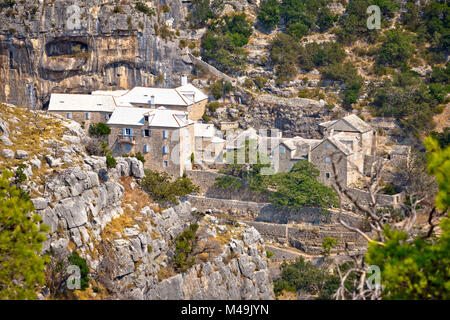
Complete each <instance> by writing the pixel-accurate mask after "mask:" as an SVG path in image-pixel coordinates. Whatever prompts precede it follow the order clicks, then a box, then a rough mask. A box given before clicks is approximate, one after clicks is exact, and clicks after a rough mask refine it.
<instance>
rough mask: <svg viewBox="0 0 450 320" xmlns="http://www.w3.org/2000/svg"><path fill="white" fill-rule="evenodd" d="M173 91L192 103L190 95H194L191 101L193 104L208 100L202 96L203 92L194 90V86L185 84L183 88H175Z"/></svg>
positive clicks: (205, 96)
mask: <svg viewBox="0 0 450 320" xmlns="http://www.w3.org/2000/svg"><path fill="white" fill-rule="evenodd" d="M175 90H177V91H178V92H179V93H180V94H181V95H183V96H184V97H185V98H186V99H188V100H189V101H193V100H192V99H191V97H192V93H194V94H195V95H194V97H195V101H193V102H195V103H197V102H200V101H202V100H205V99H208V96H207V95H206V94H204V93H203V91H201V90H199V89H198V88H196V87H195V86H193V85H192V84H190V83H188V84H185V85H184V86H181V87H178V88H175Z"/></svg>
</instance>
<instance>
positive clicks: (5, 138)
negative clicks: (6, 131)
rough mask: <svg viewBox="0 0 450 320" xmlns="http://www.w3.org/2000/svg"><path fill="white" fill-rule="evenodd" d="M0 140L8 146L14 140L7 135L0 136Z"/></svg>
mask: <svg viewBox="0 0 450 320" xmlns="http://www.w3.org/2000/svg"><path fill="white" fill-rule="evenodd" d="M0 141H1V142H2V143H3V144H4V145H5V146H7V147H10V146H12V145H13V143H12V141H11V140H10V139H9V138H8V136H6V135H3V136H0Z"/></svg>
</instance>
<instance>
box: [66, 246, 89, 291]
mask: <svg viewBox="0 0 450 320" xmlns="http://www.w3.org/2000/svg"><path fill="white" fill-rule="evenodd" d="M68 260H69V262H70V263H71V264H73V265H76V266H78V267H79V268H80V273H81V278H80V284H81V290H82V291H84V290H86V288H87V287H89V277H88V275H89V267H88V265H87V263H86V259H83V258H82V257H80V255H79V254H78V252H76V251H73V252H72V254H71V255H70V256H69V257H68Z"/></svg>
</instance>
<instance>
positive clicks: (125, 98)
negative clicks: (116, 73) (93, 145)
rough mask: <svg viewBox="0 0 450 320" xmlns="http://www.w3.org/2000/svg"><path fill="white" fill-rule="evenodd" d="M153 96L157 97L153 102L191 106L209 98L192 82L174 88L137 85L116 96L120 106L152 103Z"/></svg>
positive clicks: (165, 104) (163, 104)
mask: <svg viewBox="0 0 450 320" xmlns="http://www.w3.org/2000/svg"><path fill="white" fill-rule="evenodd" d="M152 96H153V97H154V99H155V101H154V102H153V103H154V104H155V105H162V106H189V105H191V104H193V103H194V102H199V101H202V100H205V99H208V96H207V95H205V94H204V93H203V92H202V91H201V90H199V89H197V88H196V87H194V86H193V85H192V84H186V85H184V86H181V87H178V88H174V89H169V88H147V87H135V88H133V89H131V90H130V91H128V92H126V93H125V94H122V95H120V96H115V100H116V104H117V105H118V106H121V107H128V106H131V105H132V104H139V103H142V104H150V103H151V97H152Z"/></svg>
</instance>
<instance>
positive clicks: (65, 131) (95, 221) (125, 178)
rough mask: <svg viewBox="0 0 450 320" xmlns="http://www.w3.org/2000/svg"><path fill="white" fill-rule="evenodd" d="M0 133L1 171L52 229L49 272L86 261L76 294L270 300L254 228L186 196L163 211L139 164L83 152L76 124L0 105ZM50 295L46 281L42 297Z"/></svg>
mask: <svg viewBox="0 0 450 320" xmlns="http://www.w3.org/2000/svg"><path fill="white" fill-rule="evenodd" d="M26 119H28V121H25V120H26ZM29 119H33V121H32V122H30V121H29ZM0 133H2V135H1V137H0V151H1V152H0V168H2V170H4V169H6V168H7V169H9V170H11V171H13V172H18V171H19V170H22V172H23V173H24V174H25V176H26V179H25V180H24V179H22V181H21V182H20V185H21V188H23V189H25V190H28V191H29V192H30V195H31V198H32V202H33V204H34V207H35V209H36V211H37V212H38V213H39V214H40V215H41V216H42V217H43V222H44V223H45V224H47V225H48V226H49V227H50V232H49V233H48V235H47V241H46V243H45V245H44V249H43V253H44V252H46V253H47V254H49V255H50V257H51V259H52V263H51V264H50V265H49V266H48V267H47V277H48V279H56V278H58V277H60V271H56V270H58V269H56V267H54V266H55V265H58V264H59V263H60V262H61V261H65V259H66V257H67V256H69V255H70V254H71V253H73V252H75V251H76V252H78V253H79V254H80V256H81V257H82V258H84V259H85V260H86V262H87V265H88V267H89V278H90V279H91V281H90V286H89V288H88V289H86V290H85V291H76V293H75V297H77V298H82V299H85V298H86V299H270V298H271V297H272V289H271V287H270V285H269V279H268V268H267V257H266V253H265V250H264V248H263V246H262V244H263V240H262V238H261V236H260V234H259V233H258V232H257V231H256V229H254V228H253V227H250V226H248V225H246V224H243V223H241V224H237V223H232V222H229V221H227V220H219V219H218V218H216V217H214V216H209V215H204V214H202V213H199V212H197V211H196V209H195V208H193V207H192V206H191V204H190V203H189V202H188V201H186V200H182V201H181V202H180V204H179V205H177V206H174V207H168V208H163V207H161V206H159V205H158V204H156V203H153V201H152V199H150V198H149V196H148V195H147V194H146V193H145V192H144V191H143V190H141V189H140V187H139V184H138V181H139V179H140V178H142V177H143V176H144V171H143V165H142V162H140V161H138V160H137V159H136V158H116V160H117V165H116V166H115V167H114V168H108V167H107V165H106V159H105V157H95V156H89V155H88V154H87V153H86V151H85V148H84V145H85V143H86V141H87V139H88V137H86V136H85V134H84V131H83V130H82V129H81V127H80V126H79V125H78V124H77V123H76V122H73V121H68V120H62V119H59V118H56V117H54V116H51V115H48V114H46V113H45V112H43V111H30V110H28V109H24V108H17V107H13V106H7V105H1V108H0ZM191 224H197V225H198V230H197V232H196V236H195V240H194V242H193V245H192V252H191V254H190V256H191V258H192V259H193V263H192V265H189V267H188V268H186V269H185V270H180V269H179V268H177V267H176V265H175V264H174V257H175V254H176V250H177V248H176V238H177V236H179V235H180V234H181V233H182V232H184V231H185V230H186V229H187V228H189V226H190V225H191ZM52 266H53V267H52ZM63 291H64V290H63ZM57 294H58V292H55V284H54V283H53V284H51V285H50V284H49V285H47V286H46V287H44V288H42V290H41V293H40V297H41V298H42V299H44V298H49V299H51V298H54V297H55V295H57ZM66 294H67V292H66Z"/></svg>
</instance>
